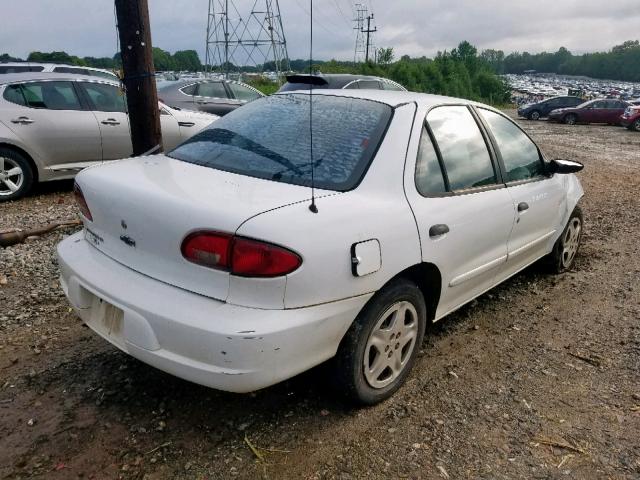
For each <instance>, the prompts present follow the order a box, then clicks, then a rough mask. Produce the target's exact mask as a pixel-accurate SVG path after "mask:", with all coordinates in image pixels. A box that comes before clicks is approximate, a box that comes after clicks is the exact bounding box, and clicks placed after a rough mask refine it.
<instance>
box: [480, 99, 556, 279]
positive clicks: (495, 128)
mask: <svg viewBox="0 0 640 480" xmlns="http://www.w3.org/2000/svg"><path fill="white" fill-rule="evenodd" d="M477 111H478V113H479V115H480V117H481V118H482V119H483V120H484V122H485V124H486V126H487V131H488V133H489V135H490V137H491V138H492V141H493V143H494V144H495V149H496V154H497V157H498V160H499V162H500V165H501V169H502V172H503V179H504V181H505V184H506V185H507V191H508V192H509V194H510V195H511V198H512V199H513V205H514V210H515V212H516V216H515V222H514V224H513V230H512V231H511V235H510V236H509V240H508V243H507V252H508V257H507V262H506V264H505V265H504V266H503V267H502V268H501V269H500V277H501V278H506V277H508V276H510V275H512V274H514V273H515V272H517V271H519V270H521V269H522V268H524V267H526V266H527V265H529V264H530V263H532V262H534V261H535V260H537V259H538V258H540V257H542V256H544V255H545V254H547V253H549V252H550V251H551V246H552V245H553V242H554V241H555V239H556V238H557V237H558V235H559V234H560V231H561V229H562V220H563V218H564V216H565V211H566V208H567V204H566V194H565V190H564V188H563V185H562V183H561V180H560V179H559V178H558V177H557V176H555V177H553V176H552V177H549V176H547V175H546V168H545V165H544V160H543V158H542V155H541V154H540V151H539V149H538V147H537V146H536V145H535V143H533V141H532V140H531V139H530V138H529V137H528V136H527V135H526V134H525V133H524V132H523V131H522V130H521V129H520V127H518V126H517V125H516V124H515V123H514V122H513V121H511V120H510V119H509V118H507V117H506V116H504V115H502V114H500V113H497V112H494V111H492V110H487V109H484V108H477Z"/></svg>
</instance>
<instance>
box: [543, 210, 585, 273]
mask: <svg viewBox="0 0 640 480" xmlns="http://www.w3.org/2000/svg"><path fill="white" fill-rule="evenodd" d="M583 229H584V220H583V216H582V209H581V208H580V207H579V206H576V208H574V209H573V212H572V213H571V216H570V217H569V221H568V222H567V225H566V226H565V227H564V230H563V231H562V235H560V238H558V240H557V241H556V243H555V245H554V246H553V250H552V251H551V253H550V254H549V255H548V256H547V263H548V265H549V267H550V270H551V272H552V273H564V272H566V271H567V270H570V269H571V267H573V264H574V262H575V259H576V255H577V254H578V249H579V248H580V242H581V240H582V231H583Z"/></svg>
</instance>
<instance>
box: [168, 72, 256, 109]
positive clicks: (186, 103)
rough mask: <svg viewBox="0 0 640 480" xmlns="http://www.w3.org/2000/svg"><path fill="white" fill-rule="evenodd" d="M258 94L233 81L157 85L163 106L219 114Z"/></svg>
mask: <svg viewBox="0 0 640 480" xmlns="http://www.w3.org/2000/svg"><path fill="white" fill-rule="evenodd" d="M260 97H264V94H263V93H262V92H260V91H259V90H256V89H255V88H253V87H251V86H249V85H247V84H245V83H241V82H236V81H234V80H221V79H203V80H195V79H191V80H179V81H176V82H162V84H160V85H158V98H160V99H161V101H162V102H164V103H166V104H167V105H171V106H172V107H177V108H188V109H192V110H200V111H201V112H207V113H213V114H215V115H220V116H222V115H226V114H227V113H229V112H231V111H233V110H235V109H236V108H238V107H241V106H242V105H244V104H245V103H247V102H251V101H253V100H257V99H258V98H260Z"/></svg>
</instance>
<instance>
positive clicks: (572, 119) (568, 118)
mask: <svg viewBox="0 0 640 480" xmlns="http://www.w3.org/2000/svg"><path fill="white" fill-rule="evenodd" d="M562 121H563V122H564V123H565V124H567V125H575V124H576V123H578V117H577V116H575V115H574V114H573V113H570V114H569V115H565V117H564V118H563V119H562Z"/></svg>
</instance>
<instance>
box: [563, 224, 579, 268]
mask: <svg viewBox="0 0 640 480" xmlns="http://www.w3.org/2000/svg"><path fill="white" fill-rule="evenodd" d="M581 234H582V222H581V221H580V219H579V218H577V217H574V218H572V219H571V220H570V221H569V225H567V230H566V231H565V232H564V238H563V239H562V266H563V267H564V268H569V267H570V266H571V263H572V262H573V259H574V258H575V256H576V253H577V252H578V247H579V246H580V235H581Z"/></svg>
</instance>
